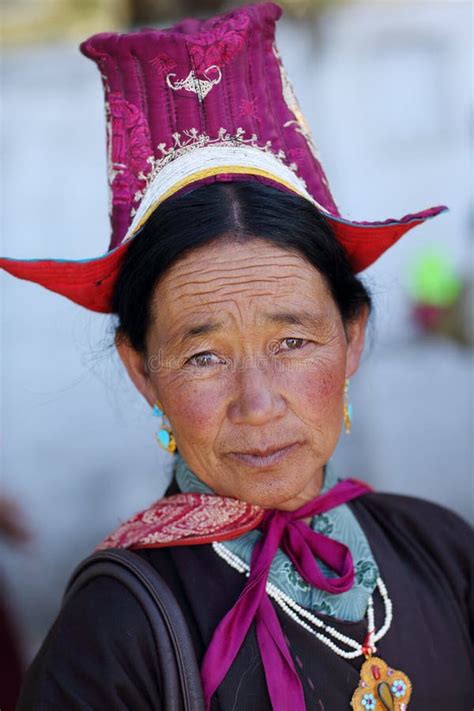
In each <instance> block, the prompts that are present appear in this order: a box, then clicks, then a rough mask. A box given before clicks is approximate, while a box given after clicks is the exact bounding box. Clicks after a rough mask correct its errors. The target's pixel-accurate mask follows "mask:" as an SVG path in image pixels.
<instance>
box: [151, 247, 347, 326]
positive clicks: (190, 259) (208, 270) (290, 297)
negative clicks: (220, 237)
mask: <svg viewBox="0 0 474 711" xmlns="http://www.w3.org/2000/svg"><path fill="white" fill-rule="evenodd" d="M276 306H278V308H279V309H283V308H285V309H286V310H288V311H289V310H291V309H292V308H293V309H299V310H306V311H311V310H312V311H314V312H315V313H316V312H318V313H321V314H323V313H328V314H331V313H333V309H334V304H333V301H332V298H331V295H330V293H329V290H328V289H327V286H326V282H325V280H324V278H323V277H322V275H321V274H320V273H319V272H318V271H317V270H316V269H315V268H314V267H313V266H312V265H311V264H310V263H309V262H308V261H307V260H306V259H305V258H304V257H303V256H302V255H300V254H298V253H297V252H294V251H289V250H286V249H283V248H280V247H278V246H277V245H273V244H270V243H268V242H267V241H264V240H260V239H255V240H252V241H246V242H240V243H236V242H226V241H224V242H222V241H219V242H215V243H212V244H210V245H208V246H205V247H201V248H200V249H198V250H195V251H193V252H191V253H189V254H188V255H186V256H184V257H183V258H182V259H180V260H179V261H178V262H176V263H175V264H173V266H172V267H170V268H169V270H168V271H167V272H166V273H165V274H164V276H163V277H162V279H161V280H160V282H159V283H158V285H157V287H156V289H155V293H154V295H153V305H152V316H153V320H154V322H155V324H156V325H157V326H158V325H159V327H160V329H163V328H165V329H167V330H168V329H169V328H173V326H174V325H175V324H178V322H179V324H181V323H182V322H183V321H186V322H188V323H192V321H193V319H195V320H196V321H199V320H200V319H202V317H203V315H204V314H206V313H207V314H212V315H218V316H219V317H220V318H221V319H222V320H224V319H225V318H232V314H233V313H234V316H237V314H238V315H239V318H240V319H243V318H246V317H247V318H252V319H253V320H254V321H255V320H258V319H259V318H263V317H264V316H266V315H267V314H268V313H269V310H271V308H272V307H276Z"/></svg>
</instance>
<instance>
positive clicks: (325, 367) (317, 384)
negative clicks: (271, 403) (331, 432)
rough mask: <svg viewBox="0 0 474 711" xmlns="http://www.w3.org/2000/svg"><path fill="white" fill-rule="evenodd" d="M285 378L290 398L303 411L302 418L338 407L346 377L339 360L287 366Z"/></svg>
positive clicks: (311, 417)
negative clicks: (301, 365)
mask: <svg viewBox="0 0 474 711" xmlns="http://www.w3.org/2000/svg"><path fill="white" fill-rule="evenodd" d="M285 380H286V389H287V392H288V396H289V401H290V402H294V403H295V404H297V406H298V410H299V411H300V412H301V413H304V414H305V417H304V418H303V419H308V418H309V419H310V420H318V419H319V418H320V417H321V416H327V415H328V414H329V413H331V412H339V411H340V410H341V407H342V394H343V391H344V380H345V378H344V367H343V362H342V360H341V362H340V363H339V362H337V363H334V362H318V363H317V364H313V365H312V366H307V367H306V366H303V367H301V368H299V369H290V370H289V371H288V372H287V373H286V375H285Z"/></svg>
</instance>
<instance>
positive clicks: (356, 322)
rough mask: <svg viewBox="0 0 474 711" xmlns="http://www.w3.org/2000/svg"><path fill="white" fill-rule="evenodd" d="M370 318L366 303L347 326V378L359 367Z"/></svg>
mask: <svg viewBox="0 0 474 711" xmlns="http://www.w3.org/2000/svg"><path fill="white" fill-rule="evenodd" d="M368 318H369V307H368V306H367V305H366V304H364V306H363V307H362V308H361V310H360V312H359V313H358V315H357V316H356V317H355V318H354V319H352V321H350V322H349V323H348V324H347V326H346V334H347V355H346V378H351V377H352V376H353V375H354V373H355V372H356V371H357V368H358V367H359V363H360V359H361V357H362V352H363V350H364V343H365V329H366V327H367V321H368Z"/></svg>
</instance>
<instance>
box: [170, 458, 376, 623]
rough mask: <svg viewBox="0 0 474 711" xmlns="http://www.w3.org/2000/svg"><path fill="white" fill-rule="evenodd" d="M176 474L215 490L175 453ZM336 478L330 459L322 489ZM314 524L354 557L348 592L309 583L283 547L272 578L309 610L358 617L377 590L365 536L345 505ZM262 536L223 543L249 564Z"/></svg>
mask: <svg viewBox="0 0 474 711" xmlns="http://www.w3.org/2000/svg"><path fill="white" fill-rule="evenodd" d="M173 473H174V476H175V477H176V482H177V484H178V486H179V488H180V490H181V491H182V492H186V493H188V492H192V493H198V494H213V493H214V492H213V490H212V489H210V488H209V487H208V486H207V485H206V484H204V482H202V481H201V480H200V479H199V478H198V477H197V476H196V474H194V472H192V471H191V469H189V467H188V466H187V464H186V462H185V461H184V459H183V458H182V457H181V455H180V454H176V455H175V460H174V465H173ZM337 481H338V479H337V477H336V476H335V474H334V472H333V470H332V467H331V466H330V465H329V464H327V465H326V466H325V467H324V483H323V487H322V489H321V493H324V492H325V491H328V489H330V488H331V487H333V486H334V485H335V484H336V483H337ZM311 527H312V528H313V530H314V531H318V532H319V533H323V534H324V535H325V536H329V537H330V538H334V539H335V540H337V541H340V542H341V543H345V545H346V546H348V548H349V550H350V551H351V553H352V557H353V559H354V569H355V582H354V585H353V586H352V588H351V589H350V590H348V591H347V592H345V593H341V594H339V595H333V594H331V593H328V592H325V591H324V590H319V589H318V588H315V587H312V586H311V585H308V583H307V582H305V581H304V580H303V578H302V577H301V576H300V574H299V573H298V571H297V570H295V568H294V566H293V564H292V563H291V561H290V559H289V558H288V557H287V556H286V555H285V553H283V551H281V550H278V551H277V553H276V555H275V558H274V559H273V563H272V565H271V568H270V574H269V581H270V582H271V583H273V584H274V585H275V586H276V587H277V588H279V589H280V590H281V591H282V592H284V593H285V594H286V595H288V596H289V597H291V598H292V600H294V601H295V602H296V603H297V604H298V605H301V606H302V607H305V608H307V609H308V610H312V611H314V612H316V613H322V614H324V615H329V616H331V617H336V618H337V619H341V620H348V621H350V622H358V621H359V620H361V619H362V618H363V617H364V615H365V612H366V609H367V603H368V599H369V596H370V595H371V593H372V592H373V591H374V589H375V583H376V580H377V577H378V574H379V572H378V568H377V564H376V562H375V560H374V557H373V555H372V551H371V550H370V546H369V543H368V541H367V538H366V537H365V534H364V532H363V530H362V528H361V527H360V525H359V523H358V521H357V519H356V517H355V516H354V514H353V513H352V511H351V510H350V508H349V507H348V506H347V504H342V505H341V506H338V507H337V508H335V509H331V510H330V511H328V512H327V513H323V514H319V515H317V516H314V517H313V518H312V520H311ZM260 536H261V533H260V531H258V530H254V531H249V532H248V533H244V534H243V535H242V536H239V537H238V538H234V539H233V540H230V541H225V542H223V543H222V545H224V546H225V547H226V548H227V549H228V550H229V551H231V553H233V554H234V555H236V556H238V557H239V558H240V559H241V560H243V561H245V562H246V563H247V564H249V563H250V559H251V556H252V550H253V547H254V545H255V543H256V542H257V540H258V538H259V537H260ZM317 562H318V565H319V567H320V568H321V570H322V571H323V573H324V575H326V576H327V577H329V576H331V575H332V574H333V573H332V571H330V570H328V568H327V567H326V566H325V565H324V563H322V562H321V561H319V560H318V561H317Z"/></svg>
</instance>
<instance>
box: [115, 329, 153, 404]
mask: <svg viewBox="0 0 474 711" xmlns="http://www.w3.org/2000/svg"><path fill="white" fill-rule="evenodd" d="M115 347H116V348H117V351H118V354H119V356H120V360H121V361H122V363H123V364H124V366H125V369H126V371H127V373H128V375H129V377H130V380H131V381H132V383H133V384H134V385H135V387H136V388H137V390H138V391H139V392H140V393H141V394H142V395H143V397H144V398H145V400H146V401H147V403H148V404H149V405H150V407H153V405H154V404H155V402H156V395H155V392H154V388H153V384H152V382H151V380H150V375H149V372H148V369H147V365H146V357H145V355H144V354H143V353H139V351H137V350H135V348H133V346H132V345H131V344H130V341H129V340H128V338H126V336H124V335H123V334H121V333H120V332H117V333H116V334H115Z"/></svg>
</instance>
